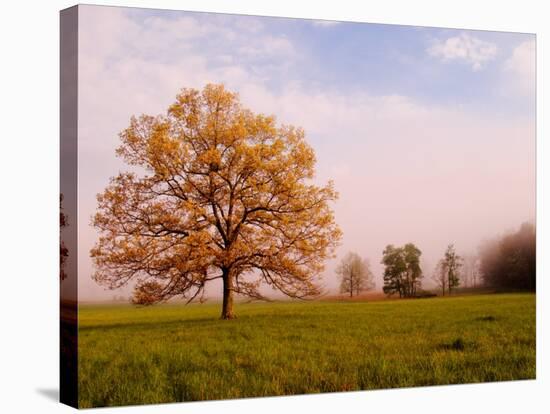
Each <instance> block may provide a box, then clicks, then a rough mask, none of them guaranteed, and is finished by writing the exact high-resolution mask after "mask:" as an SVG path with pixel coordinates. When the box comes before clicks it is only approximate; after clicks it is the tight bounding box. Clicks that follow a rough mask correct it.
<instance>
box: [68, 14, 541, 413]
mask: <svg viewBox="0 0 550 414" xmlns="http://www.w3.org/2000/svg"><path fill="white" fill-rule="evenodd" d="M535 126H536V125H535V35H533V34H524V33H508V32H491V31H473V30H466V29H445V28H433V27H415V26H399V25H384V24H369V23H355V22H338V21H324V20H308V19H292V18H281V17H277V18H275V17H258V16H244V15H227V14H216V13H198V12H185V11H169V10H155V9H138V8H122V7H104V6H92V5H83V6H75V7H72V8H69V9H66V10H63V11H62V12H61V197H60V225H61V229H60V232H61V242H60V276H59V278H60V285H61V400H62V402H64V403H66V404H69V405H71V406H74V407H79V408H88V407H104V406H121V405H136V404H154V403H168V402H184V401H204V400H215V399H232V398H245V397H263V396H280V395H296V394H310V393H324V392H342V391H359V390H370V389H387V388H396V387H415V386H429V385H447V384H463V383H479V382H489V381H511V380H524V379H534V378H535V376H536V372H535V356H536V348H535V343H536V335H535V333H536V329H535V299H536V296H535V291H536V254H535V250H536V249H535V247H536V242H535V217H536V216H535V206H536V203H535V201H536V194H535V190H536V189H535V183H536V168H535V167H536V166H535V159H536V156H535V155H536V154H535Z"/></svg>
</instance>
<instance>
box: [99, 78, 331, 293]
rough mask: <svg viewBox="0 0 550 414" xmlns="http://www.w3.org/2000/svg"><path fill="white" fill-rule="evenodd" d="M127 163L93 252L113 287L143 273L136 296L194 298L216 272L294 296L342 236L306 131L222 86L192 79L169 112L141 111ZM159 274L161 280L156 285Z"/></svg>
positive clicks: (236, 287) (126, 147)
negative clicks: (281, 122)
mask: <svg viewBox="0 0 550 414" xmlns="http://www.w3.org/2000/svg"><path fill="white" fill-rule="evenodd" d="M120 138H121V140H122V145H121V146H120V147H119V148H118V149H117V154H118V155H119V156H120V157H122V158H123V159H124V160H125V161H126V162H127V163H128V164H130V165H134V166H137V167H139V169H140V170H143V171H144V173H143V174H140V175H138V174H137V173H121V174H119V175H118V176H116V177H114V178H112V179H111V183H110V185H109V186H108V187H107V188H106V189H105V191H104V192H103V193H102V194H99V195H98V197H97V199H98V212H97V214H96V215H95V217H94V218H93V224H94V225H95V226H96V227H97V228H98V229H99V231H100V234H101V236H100V238H99V241H98V243H97V244H96V246H95V247H94V249H92V251H91V255H92V257H93V260H94V262H95V265H96V267H97V271H96V273H95V275H94V277H95V279H96V280H97V281H98V282H100V283H102V284H104V285H106V286H108V287H111V288H116V287H119V286H122V285H124V284H126V283H127V282H128V281H130V280H131V279H134V278H136V279H139V282H138V284H137V288H136V297H135V298H134V300H136V301H137V302H140V298H141V299H143V298H145V299H143V300H142V302H149V303H150V302H155V301H160V300H164V299H168V298H170V297H173V296H176V295H180V296H184V297H187V298H188V299H189V300H192V299H194V298H195V297H197V296H198V295H200V294H201V293H202V292H203V288H204V286H205V284H206V283H207V282H208V281H210V280H213V279H216V278H222V279H224V282H225V285H226V286H230V288H231V291H232V292H236V293H240V294H244V295H248V296H251V297H257V298H259V297H261V295H260V292H259V290H258V288H259V285H260V282H263V283H267V284H268V285H271V286H273V287H274V288H276V289H278V290H280V291H281V292H283V293H285V294H286V295H289V296H291V297H304V296H309V295H315V294H317V293H318V292H319V289H318V286H317V284H316V283H315V278H316V276H317V275H319V273H320V272H321V271H322V270H323V262H324V261H325V259H327V258H329V257H331V255H332V253H333V250H334V247H335V245H336V244H337V242H338V240H339V239H340V237H341V232H340V230H339V229H338V227H337V225H336V223H335V221H334V215H333V212H332V210H331V209H330V207H329V202H330V201H333V200H335V199H336V198H337V194H336V192H335V190H334V188H333V185H332V183H330V182H329V183H328V184H327V185H326V186H324V187H318V186H316V185H314V184H313V183H312V180H311V179H312V178H313V176H314V172H315V170H314V167H315V154H314V151H313V149H312V148H311V147H310V146H309V145H308V144H307V142H306V141H305V137H304V131H303V130H302V129H300V128H295V127H293V126H280V127H278V126H277V125H276V123H275V118H274V117H273V116H265V115H256V114H253V113H252V112H251V111H249V110H247V109H245V108H243V107H242V106H241V104H240V102H239V99H238V96H237V95H236V94H234V93H232V92H229V91H227V90H226V89H225V88H224V87H223V86H222V85H207V86H206V87H205V88H204V89H203V90H202V91H197V90H194V89H183V90H182V91H181V93H180V94H179V95H177V97H176V102H175V103H174V104H173V105H171V106H170V108H169V109H168V112H167V114H166V115H163V116H156V117H153V116H148V115H142V116H140V117H132V119H131V121H130V126H129V127H128V128H127V129H125V130H124V131H122V132H121V133H120ZM153 282H154V283H153Z"/></svg>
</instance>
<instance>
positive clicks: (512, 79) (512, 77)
mask: <svg viewBox="0 0 550 414" xmlns="http://www.w3.org/2000/svg"><path fill="white" fill-rule="evenodd" d="M503 71H504V74H505V75H508V76H507V81H508V84H509V85H512V88H513V89H514V91H515V92H517V93H519V94H521V95H529V96H533V95H534V93H535V86H536V45H535V40H528V41H526V42H523V43H521V44H520V45H518V46H517V47H515V48H514V50H513V51H512V55H511V56H510V57H509V58H508V59H506V61H505V62H504V66H503Z"/></svg>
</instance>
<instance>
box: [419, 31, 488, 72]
mask: <svg viewBox="0 0 550 414" xmlns="http://www.w3.org/2000/svg"><path fill="white" fill-rule="evenodd" d="M427 52H428V53H429V54H430V55H431V56H433V57H436V58H439V59H441V60H442V61H443V62H450V61H461V62H464V63H467V64H468V65H470V66H471V68H472V70H473V71H474V72H475V71H478V70H481V69H482V68H483V67H484V66H485V64H486V63H487V62H489V61H491V60H493V59H494V58H495V57H496V55H497V52H498V49H497V46H496V45H495V44H493V43H490V42H486V41H483V40H480V39H478V38H476V37H473V36H471V35H469V34H466V33H461V34H460V35H458V36H453V37H450V38H448V39H445V40H442V39H438V40H436V41H435V42H434V44H433V45H432V46H431V47H430V48H428V50H427Z"/></svg>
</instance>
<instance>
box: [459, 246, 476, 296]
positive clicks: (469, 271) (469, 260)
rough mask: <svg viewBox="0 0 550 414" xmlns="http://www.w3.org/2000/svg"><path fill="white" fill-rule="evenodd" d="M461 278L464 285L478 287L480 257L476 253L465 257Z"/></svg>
mask: <svg viewBox="0 0 550 414" xmlns="http://www.w3.org/2000/svg"><path fill="white" fill-rule="evenodd" d="M463 259H464V260H463V266H462V271H461V272H460V280H461V281H462V285H463V286H464V287H474V288H475V287H477V285H478V283H479V257H478V256H476V255H472V254H469V255H466V256H464V258H463Z"/></svg>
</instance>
